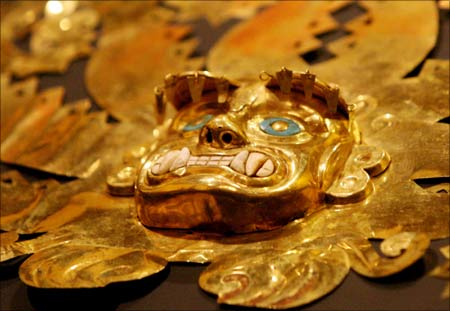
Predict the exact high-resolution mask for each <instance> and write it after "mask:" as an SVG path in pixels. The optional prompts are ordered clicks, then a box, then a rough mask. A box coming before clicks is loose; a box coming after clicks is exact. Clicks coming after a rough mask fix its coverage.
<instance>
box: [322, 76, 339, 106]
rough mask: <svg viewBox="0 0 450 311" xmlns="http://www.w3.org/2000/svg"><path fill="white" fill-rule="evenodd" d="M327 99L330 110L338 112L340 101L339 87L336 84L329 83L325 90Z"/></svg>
mask: <svg viewBox="0 0 450 311" xmlns="http://www.w3.org/2000/svg"><path fill="white" fill-rule="evenodd" d="M325 99H326V100H327V105H328V110H329V111H330V112H332V113H336V111H337V106H338V102H339V87H338V86H337V85H336V84H331V83H330V84H329V85H328V87H327V89H326V90H325Z"/></svg>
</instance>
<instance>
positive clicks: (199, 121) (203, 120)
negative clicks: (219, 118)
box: [183, 114, 213, 132]
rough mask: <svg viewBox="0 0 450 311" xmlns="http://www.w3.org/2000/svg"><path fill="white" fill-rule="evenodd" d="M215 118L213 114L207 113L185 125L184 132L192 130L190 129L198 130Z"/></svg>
mask: <svg viewBox="0 0 450 311" xmlns="http://www.w3.org/2000/svg"><path fill="white" fill-rule="evenodd" d="M212 118H213V115H212V114H206V115H204V116H202V117H200V118H198V119H197V120H195V121H193V122H191V123H188V124H186V125H185V126H184V128H183V131H184V132H190V131H196V130H199V129H201V128H202V127H203V126H204V125H205V124H206V123H208V122H209V121H210V120H211V119H212Z"/></svg>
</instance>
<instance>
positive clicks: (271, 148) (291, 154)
mask: <svg viewBox="0 0 450 311" xmlns="http://www.w3.org/2000/svg"><path fill="white" fill-rule="evenodd" d="M189 78H190V76H187V77H179V78H178V80H177V82H176V83H172V84H171V85H170V86H169V87H168V86H166V95H167V94H168V93H169V92H171V91H172V96H173V98H174V99H172V103H173V104H174V105H175V107H177V108H178V109H179V111H178V113H177V115H176V116H175V118H174V119H173V121H172V123H171V125H170V128H169V129H168V131H167V136H166V137H165V139H164V140H163V141H162V142H161V143H160V144H159V145H158V146H157V147H156V149H155V150H153V151H152V152H151V153H150V154H149V155H148V157H147V158H146V159H145V162H144V164H143V166H142V167H141V169H140V171H139V173H138V180H137V186H136V202H137V210H138V216H139V218H140V220H141V222H142V223H143V224H144V225H146V226H150V227H159V228H184V229H202V230H213V231H221V232H250V231H256V230H268V229H272V228H275V227H277V226H280V225H283V224H286V223H287V222H289V221H290V220H292V219H295V218H299V217H302V216H303V215H304V214H305V212H307V211H308V210H312V209H314V208H317V207H318V206H319V205H320V204H322V203H323V202H324V200H325V195H324V192H325V190H327V189H328V188H329V187H330V185H331V184H332V183H333V180H335V179H336V178H337V177H338V176H339V175H340V173H341V172H342V170H343V168H344V164H345V162H346V160H347V158H348V157H349V155H350V153H351V151H352V146H353V145H354V138H353V135H352V134H351V133H350V130H349V128H350V126H349V121H348V118H347V116H346V111H345V110H344V108H345V106H343V105H342V102H343V101H342V99H340V98H337V104H338V105H337V107H335V108H336V109H335V111H332V109H331V110H330V106H329V102H330V99H329V98H326V92H327V90H326V89H324V90H323V89H320V87H321V86H323V84H318V86H317V87H316V88H314V89H311V90H310V91H312V92H308V90H306V91H305V90H304V89H303V90H302V89H301V88H302V85H301V84H300V83H299V84H298V85H296V84H295V83H293V84H292V86H291V91H290V92H289V93H288V94H286V92H283V91H284V90H282V88H283V85H280V84H279V83H277V81H275V80H274V79H272V80H274V81H275V82H274V81H270V82H268V83H267V82H266V83H263V82H258V83H248V84H242V85H241V86H239V87H229V88H228V91H227V93H226V96H225V97H224V96H223V95H224V94H223V92H221V90H220V89H219V88H214V87H211V85H214V83H216V84H217V78H214V77H211V76H209V75H207V74H205V76H200V77H199V76H198V75H197V74H196V76H195V79H196V80H195V81H194V82H195V83H197V86H199V85H200V86H201V87H202V89H201V90H200V91H198V89H196V88H195V87H196V84H195V83H192V80H189ZM201 78H203V79H204V80H203V81H201V80H200V79H201ZM205 80H206V83H205ZM279 80H280V79H279ZM199 81H200V82H199ZM221 81H222V82H223V79H222V80H221ZM190 82H191V83H190ZM171 88H172V89H171ZM187 90H189V91H190V93H191V94H190V95H191V96H188V94H187V93H188V92H187ZM173 93H174V94H173ZM308 93H312V94H310V96H308ZM324 93H325V95H324ZM193 94H194V95H193ZM195 94H197V95H195ZM167 97H168V96H167ZM308 97H309V98H308ZM224 98H226V99H224ZM327 101H328V103H327Z"/></svg>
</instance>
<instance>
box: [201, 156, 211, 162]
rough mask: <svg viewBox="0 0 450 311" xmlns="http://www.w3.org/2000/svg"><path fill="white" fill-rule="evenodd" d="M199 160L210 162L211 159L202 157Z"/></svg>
mask: <svg viewBox="0 0 450 311" xmlns="http://www.w3.org/2000/svg"><path fill="white" fill-rule="evenodd" d="M199 160H200V161H208V160H209V157H208V156H201V157H200V159H199Z"/></svg>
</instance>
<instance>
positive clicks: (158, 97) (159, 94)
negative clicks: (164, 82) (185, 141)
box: [153, 86, 166, 124]
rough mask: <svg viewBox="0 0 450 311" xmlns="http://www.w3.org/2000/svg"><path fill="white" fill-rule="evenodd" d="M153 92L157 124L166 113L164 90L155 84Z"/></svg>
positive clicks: (161, 121)
mask: <svg viewBox="0 0 450 311" xmlns="http://www.w3.org/2000/svg"><path fill="white" fill-rule="evenodd" d="M153 91H154V93H155V107H156V112H157V117H156V120H157V122H158V124H162V123H163V121H164V116H165V114H166V102H165V101H164V90H163V89H162V88H161V87H159V86H157V87H155V88H154V89H153Z"/></svg>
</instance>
